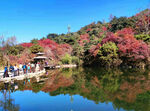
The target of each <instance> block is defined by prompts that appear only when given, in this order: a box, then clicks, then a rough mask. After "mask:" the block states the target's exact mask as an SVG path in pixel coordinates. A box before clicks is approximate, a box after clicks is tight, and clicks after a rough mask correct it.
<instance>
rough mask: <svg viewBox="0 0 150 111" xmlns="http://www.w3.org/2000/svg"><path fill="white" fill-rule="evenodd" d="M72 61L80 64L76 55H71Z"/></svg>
mask: <svg viewBox="0 0 150 111" xmlns="http://www.w3.org/2000/svg"><path fill="white" fill-rule="evenodd" d="M72 63H73V64H77V65H79V64H80V59H79V58H78V57H76V56H73V57H72Z"/></svg>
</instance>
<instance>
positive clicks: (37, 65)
mask: <svg viewBox="0 0 150 111" xmlns="http://www.w3.org/2000/svg"><path fill="white" fill-rule="evenodd" d="M35 70H36V72H38V71H39V70H40V66H39V63H37V64H36V69H35Z"/></svg>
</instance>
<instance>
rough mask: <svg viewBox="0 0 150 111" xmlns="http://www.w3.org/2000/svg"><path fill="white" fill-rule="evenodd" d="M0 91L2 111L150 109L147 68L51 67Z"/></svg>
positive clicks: (0, 88) (2, 84)
mask: <svg viewBox="0 0 150 111" xmlns="http://www.w3.org/2000/svg"><path fill="white" fill-rule="evenodd" d="M0 91H1V92H0V111H150V72H149V71H148V70H133V69H132V70H121V69H113V70H112V69H111V70H108V69H107V70H105V69H96V68H78V69H59V70H51V71H49V72H48V74H47V75H46V74H45V75H44V76H42V77H40V78H36V77H34V78H32V79H26V80H22V81H13V82H11V83H5V84H4V83H0Z"/></svg>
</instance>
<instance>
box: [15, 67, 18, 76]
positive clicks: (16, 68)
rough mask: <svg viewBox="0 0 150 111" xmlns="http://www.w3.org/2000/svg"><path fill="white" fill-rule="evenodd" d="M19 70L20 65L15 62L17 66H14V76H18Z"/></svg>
mask: <svg viewBox="0 0 150 111" xmlns="http://www.w3.org/2000/svg"><path fill="white" fill-rule="evenodd" d="M17 72H18V67H17V65H16V64H15V66H14V76H17V75H18V74H17Z"/></svg>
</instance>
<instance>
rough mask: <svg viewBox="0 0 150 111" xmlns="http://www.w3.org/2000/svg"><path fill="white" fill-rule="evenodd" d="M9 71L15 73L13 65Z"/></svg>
mask: <svg viewBox="0 0 150 111" xmlns="http://www.w3.org/2000/svg"><path fill="white" fill-rule="evenodd" d="M9 71H10V72H11V73H12V72H13V71H14V67H13V66H12V65H10V67H9Z"/></svg>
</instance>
